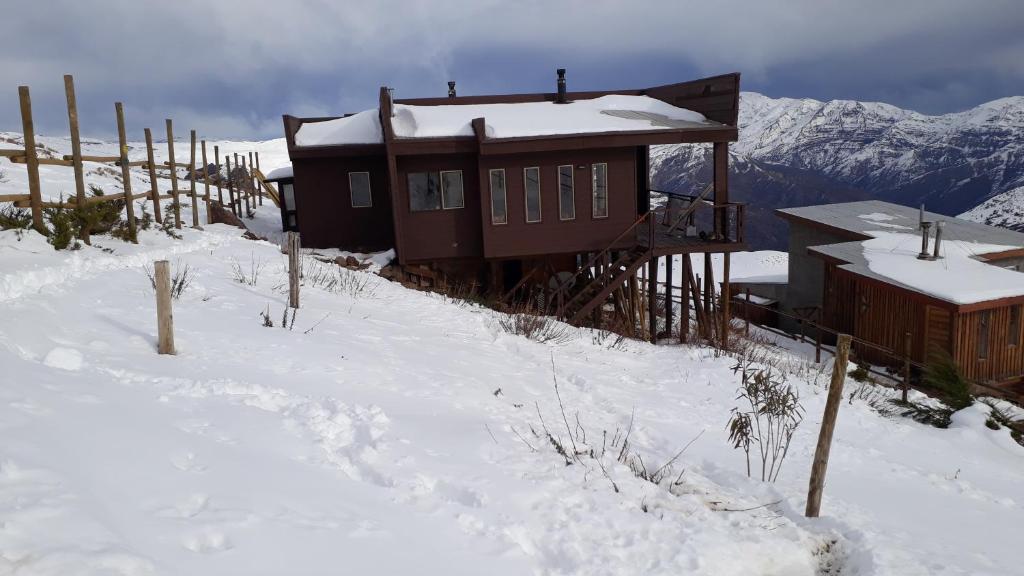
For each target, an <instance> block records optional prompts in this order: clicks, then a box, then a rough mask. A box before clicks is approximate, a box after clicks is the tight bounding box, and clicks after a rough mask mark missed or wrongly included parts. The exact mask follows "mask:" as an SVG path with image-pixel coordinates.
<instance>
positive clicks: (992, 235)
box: [779, 201, 1024, 305]
mask: <svg viewBox="0 0 1024 576" xmlns="http://www.w3.org/2000/svg"><path fill="white" fill-rule="evenodd" d="M779 212H780V213H784V214H789V215H795V216H799V217H802V218H812V217H813V218H814V219H815V220H816V221H818V222H822V223H826V224H828V225H830V226H832V227H834V228H837V229H841V230H845V231H848V232H854V233H856V234H859V235H861V236H862V237H863V238H862V239H860V240H856V241H853V242H840V243H837V244H828V245H823V246H813V247H811V248H810V250H811V252H813V253H816V254H820V255H823V256H827V257H829V258H832V259H834V260H838V261H841V262H846V264H842V265H840V268H842V269H844V270H849V271H851V272H854V273H856V274H859V275H861V276H866V277H869V278H873V279H876V280H880V281H883V282H886V283H888V284H893V285H896V286H900V287H902V288H905V289H909V290H913V291H915V292H919V293H922V294H927V295H929V296H932V297H934V298H938V299H940V300H945V301H947V302H951V303H953V304H960V305H964V304H976V303H979V302H985V301H989V300H995V299H999V298H1008V297H1015V296H1024V274H1022V273H1020V272H1017V271H1015V270H1009V269H1006V268H1003V267H1001V266H1000V265H999V263H998V262H991V263H988V262H986V261H985V259H984V258H982V256H986V255H992V254H998V253H1000V252H1007V251H1010V250H1019V249H1021V248H1024V234H1020V233H1018V232H1012V231H1010V230H1002V229H998V228H992V227H990V226H985V225H983V224H978V223H976V222H968V221H965V220H961V219H958V218H954V217H951V216H942V215H939V214H933V213H930V212H926V213H925V218H926V219H927V220H929V221H942V222H943V223H944V224H943V239H942V245H941V247H940V249H939V254H940V256H941V258H940V259H938V260H919V259H918V258H917V255H918V254H919V253H920V251H921V233H920V231H919V226H918V221H919V218H920V212H919V211H918V210H917V209H914V208H909V207H907V206H900V205H898V204H890V203H888V202H881V201H868V202H848V203H845V204H833V205H826V206H807V207H803V208H789V209H785V210H779ZM934 242H935V239H934V230H932V233H931V239H930V241H929V253H931V252H932V250H934Z"/></svg>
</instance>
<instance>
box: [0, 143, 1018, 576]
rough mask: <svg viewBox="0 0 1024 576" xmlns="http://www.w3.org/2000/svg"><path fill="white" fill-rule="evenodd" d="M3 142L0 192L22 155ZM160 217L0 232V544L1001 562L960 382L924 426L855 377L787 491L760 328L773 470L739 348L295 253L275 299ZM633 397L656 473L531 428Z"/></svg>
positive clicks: (104, 570)
mask: <svg viewBox="0 0 1024 576" xmlns="http://www.w3.org/2000/svg"><path fill="white" fill-rule="evenodd" d="M263 156H264V154H263V153H262V152H261V160H263ZM264 164H265V165H268V166H269V165H270V164H269V163H268V161H267V160H264ZM0 166H2V167H3V168H4V169H5V170H6V172H7V174H8V178H9V180H10V182H9V183H7V184H3V185H2V188H0V190H2V191H3V192H2V193H9V192H7V190H9V188H10V187H11V186H12V184H11V182H14V181H15V179H16V178H18V177H20V176H19V175H18V173H19V171H21V172H23V170H24V169H23V167H20V166H11V165H10V164H9V163H7V162H6V161H0ZM271 167H272V166H271ZM60 170H61V171H62V172H61V174H62V175H63V174H67V173H70V170H69V169H66V168H64V169H60ZM47 174H50V173H49V172H47ZM44 178H47V180H46V181H45V182H44V188H47V189H57V188H60V184H59V183H58V182H55V181H53V180H50V176H49V175H47V176H44ZM70 189H72V190H73V187H72V188H70ZM276 217H277V213H276V208H274V207H273V206H272V205H270V204H269V203H266V204H264V206H263V207H262V209H260V210H259V211H258V214H257V219H258V220H259V221H260V222H261V223H262V224H260V225H261V226H264V227H266V228H268V229H269V228H272V225H273V222H274V221H275V218H276ZM182 236H183V238H182V239H181V240H175V239H172V238H170V237H168V236H167V235H165V234H164V233H162V232H160V231H157V230H150V231H146V232H143V233H142V234H141V237H140V243H139V244H138V245H130V244H125V243H123V242H120V241H118V240H113V239H108V238H96V239H95V242H94V246H93V247H85V248H83V249H81V250H78V251H72V252H68V251H63V252H55V251H54V250H53V249H52V247H50V246H49V245H48V244H47V243H46V242H45V240H44V239H42V238H41V237H39V236H38V235H36V234H35V233H32V232H29V233H25V234H23V235H22V236H20V237H19V236H18V235H17V234H16V233H14V232H0V318H3V320H2V321H0V367H2V369H3V370H2V373H3V376H0V574H183V575H184V574H187V575H190V576H191V575H200V574H211V575H224V574H246V575H250V574H339V573H344V574H349V573H351V574H444V575H452V574H484V573H486V574H516V575H521V574H639V573H643V574H708V575H712V574H713V575H726V574H744V575H748V574H777V575H802V574H807V575H815V574H832V575H835V574H844V575H867V574H893V575H914V574H921V575H926V574H927V575H931V574H949V575H953V574H992V575H997V574H998V575H1005V574H1022V573H1024V564H1022V563H1021V553H1020V550H1019V548H1018V546H1019V530H1020V525H1021V519H1022V518H1024V510H1022V508H1024V497H1022V495H1021V486H1024V448H1021V447H1020V446H1019V445H1017V444H1016V443H1014V442H1013V441H1012V440H1011V438H1010V437H1009V434H1008V433H1007V431H1006V430H1005V429H1002V430H998V431H997V430H991V429H989V428H987V427H985V425H984V420H985V417H986V410H987V409H985V408H984V407H983V406H978V405H976V406H975V407H972V408H969V409H966V410H964V411H961V412H960V413H957V414H956V415H954V422H953V425H952V426H951V428H949V429H947V430H938V429H935V428H931V427H928V426H924V425H922V424H918V423H916V422H914V421H912V420H909V419H904V418H898V417H897V418H892V417H884V416H881V415H880V414H878V412H877V411H876V410H875V409H873V408H872V407H871V405H870V404H871V403H870V402H869V401H870V400H871V399H872V398H874V399H876V400H877V399H878V398H879V397H883V396H885V395H887V394H889V392H887V391H886V390H884V389H877V388H874V387H866V388H861V386H860V385H859V384H857V383H856V382H854V381H852V380H850V381H848V382H847V387H848V388H847V392H848V393H847V395H846V396H847V397H848V400H847V401H844V403H843V405H842V408H841V410H840V416H839V423H838V427H837V430H836V436H835V440H834V443H833V449H832V455H831V461H830V464H829V471H828V483H827V485H826V489H825V497H824V501H823V516H822V518H820V519H816V520H808V519H805V518H803V517H802V511H803V509H804V501H805V495H806V490H807V479H808V472H809V469H810V462H811V458H812V456H813V451H814V444H815V441H816V438H817V432H818V424H819V422H820V415H821V413H822V409H823V405H824V399H825V392H826V385H827V379H828V378H827V374H828V370H829V368H828V366H827V365H825V366H815V365H813V363H811V362H808V361H807V360H806V359H805V358H804V357H802V356H800V350H799V349H795V350H794V351H793V352H789V351H787V350H785V349H781V348H780V349H778V350H776V351H775V354H776V355H777V356H778V357H779V358H780V362H781V363H782V364H784V365H786V366H789V367H790V368H791V370H790V371H789V375H788V378H789V382H790V383H791V384H792V385H793V386H794V387H795V389H796V390H797V391H798V392H799V394H800V397H801V401H802V403H803V405H804V407H805V409H806V418H805V421H804V422H803V424H802V425H801V426H800V427H799V428H798V430H797V432H796V435H795V437H794V439H793V445H792V448H791V449H790V454H789V456H788V459H787V460H786V463H785V466H784V467H783V470H782V473H781V475H780V476H779V479H778V482H777V483H776V484H774V485H772V484H766V483H762V482H760V481H758V480H752V479H748V478H747V476H746V473H745V462H744V459H743V455H742V453H741V452H739V451H735V450H733V449H732V448H731V447H730V446H729V445H728V443H727V431H726V429H725V425H726V422H727V420H728V418H729V410H730V409H731V408H732V407H734V406H736V405H737V402H736V400H735V396H736V388H737V385H738V376H737V375H736V374H735V373H734V371H733V370H732V367H733V366H734V364H735V362H736V361H735V360H734V359H733V358H730V357H725V356H718V357H716V356H717V355H716V354H714V353H713V351H711V350H708V349H705V348H699V347H680V346H677V345H659V346H654V345H651V344H647V343H642V342H626V343H623V344H615V339H614V338H608V337H604V336H602V335H601V334H598V333H595V332H592V331H589V330H578V329H574V328H565V330H566V334H567V336H566V338H565V339H564V341H561V342H559V343H550V344H540V343H537V342H534V341H531V340H528V339H526V338H524V337H521V336H516V335H512V334H509V333H507V332H506V331H505V330H504V329H503V328H502V326H501V323H500V320H501V316H500V315H499V314H496V313H494V312H492V311H489V310H487V309H484V308H480V307H477V306H475V305H470V304H465V303H459V302H455V301H452V300H450V299H447V298H445V297H442V296H439V295H435V294H430V293H422V292H415V291H411V290H408V289H405V288H403V287H401V286H400V285H398V284H395V283H390V282H387V281H385V280H383V279H381V278H379V277H377V276H374V275H372V274H371V273H369V272H353V271H348V270H344V269H341V268H338V267H335V266H333V265H328V264H320V263H318V262H316V261H315V260H313V259H312V258H307V260H308V262H307V264H306V265H307V274H306V283H307V285H306V286H305V287H304V288H303V291H302V308H301V309H300V310H299V311H298V313H297V315H296V317H295V318H294V325H293V326H292V327H291V328H290V329H287V328H282V327H281V323H282V313H283V311H284V310H285V302H286V298H287V296H286V294H285V286H286V283H287V279H286V272H285V261H284V257H283V256H282V254H281V253H280V250H279V248H278V246H277V245H275V244H272V243H268V242H262V241H250V240H246V239H244V238H242V237H241V231H240V230H239V229H237V228H231V227H228V226H225V225H219V224H218V225H209V226H206V229H205V230H204V231H198V230H190V229H185V230H182ZM158 259H169V260H170V261H171V264H172V267H173V268H174V269H176V270H182V269H184V267H186V266H187V267H189V269H190V270H191V271H192V272H193V273H194V274H195V276H194V279H193V280H192V282H191V284H190V285H189V286H188V287H187V288H186V289H185V291H184V293H183V294H182V296H181V298H180V299H179V300H176V301H175V302H174V306H175V308H174V322H175V338H176V344H177V348H178V354H177V355H175V356H159V355H157V354H156V351H155V344H156V326H155V324H156V323H155V315H156V313H155V303H154V296H153V291H152V288H151V285H150V281H149V279H148V277H147V274H146V266H147V265H150V264H151V263H152V262H153V261H154V260H158ZM695 264H697V265H699V263H695ZM732 266H733V275H734V276H735V277H739V276H744V275H748V276H758V275H765V274H772V273H774V272H775V271H778V270H784V269H785V263H784V261H782V263H781V265H780V262H779V257H778V255H777V254H758V255H744V256H741V255H737V256H735V257H734V258H733V261H732ZM253 270H259V272H258V274H256V275H255V276H256V277H255V278H253V276H254V274H253ZM325 275H330V277H333V278H337V281H336V282H335V283H334V284H333V286H332V287H330V288H329V289H328V283H327V282H326V281H324V280H323V279H324V278H326V277H327V276H325ZM238 276H244V277H245V278H243V279H247V280H254V281H252V282H239V281H237V279H236V277H238ZM318 278H320V279H321V281H320V282H318V281H317V279H318ZM314 284H319V286H316V285H314ZM263 313H267V314H268V317H269V319H270V320H271V321H272V322H273V324H274V326H273V327H265V326H264V325H263V324H264V320H263V318H262V314H263ZM290 322H291V319H290V318H289V323H290ZM556 381H557V389H556V387H555V382H556ZM563 414H564V418H563ZM631 421H632V422H633V424H632V431H631V432H630V445H631V447H632V453H633V454H634V455H636V456H639V457H640V458H642V461H643V463H644V465H645V467H646V468H647V469H648V470H654V469H657V468H658V467H660V466H662V464H664V463H665V462H667V461H668V460H669V459H670V458H672V456H674V455H675V454H676V453H678V452H679V451H680V450H681V449H682V448H683V447H684V446H686V445H687V444H688V443H690V442H691V441H692V444H690V445H689V447H688V448H687V449H686V450H685V452H683V454H682V456H680V458H679V460H678V461H677V462H676V463H675V464H674V465H673V466H672V469H673V472H672V473H671V474H668V475H667V477H666V479H665V480H664V481H663V482H662V483H661V484H660V485H655V484H652V483H650V482H647V481H644V480H641V479H639V478H637V477H636V476H635V475H634V474H633V473H632V472H630V470H629V468H628V467H627V466H625V465H623V464H621V463H619V462H617V461H616V459H615V454H614V453H615V452H616V450H617V449H608V450H607V455H606V456H605V457H604V458H602V459H600V460H595V459H591V458H589V457H583V458H581V459H580V461H579V462H574V463H572V464H571V465H567V464H566V459H565V458H563V457H562V456H560V455H559V454H558V453H557V452H556V450H555V448H554V447H553V446H552V444H551V442H550V441H549V440H547V439H546V437H545V435H544V430H545V428H546V429H547V430H548V431H550V433H551V434H552V435H553V436H556V437H558V438H559V439H560V441H561V442H562V443H563V444H566V445H571V444H572V443H573V442H576V443H577V444H578V448H584V447H586V448H594V449H595V450H597V451H598V452H599V453H600V452H601V447H602V446H603V445H604V446H607V445H611V444H612V443H613V442H614V441H615V440H614V439H615V437H616V433H617V432H618V436H619V440H618V443H619V445H621V435H622V434H623V433H624V431H625V430H627V429H630V422H631ZM567 429H568V430H567ZM613 486H614V487H613ZM616 488H617V490H616Z"/></svg>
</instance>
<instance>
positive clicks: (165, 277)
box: [153, 260, 175, 354]
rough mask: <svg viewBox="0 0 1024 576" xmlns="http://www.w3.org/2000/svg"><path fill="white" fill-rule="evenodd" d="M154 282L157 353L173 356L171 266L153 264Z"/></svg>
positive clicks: (165, 262)
mask: <svg viewBox="0 0 1024 576" xmlns="http://www.w3.org/2000/svg"><path fill="white" fill-rule="evenodd" d="M153 271H154V274H153V277H154V280H155V281H156V326H157V346H156V349H157V352H158V353H160V354H174V353H175V352H174V317H173V314H172V312H171V265H170V263H168V262H167V260H159V261H157V262H155V263H154V264H153Z"/></svg>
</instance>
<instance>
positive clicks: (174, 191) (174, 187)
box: [167, 118, 181, 230]
mask: <svg viewBox="0 0 1024 576" xmlns="http://www.w3.org/2000/svg"><path fill="white" fill-rule="evenodd" d="M167 160H168V162H169V163H170V168H171V197H172V199H173V203H174V227H175V228H177V229H179V230H180V229H181V201H180V198H178V165H177V164H175V163H174V126H173V122H172V121H171V119H170V118H168V119H167Z"/></svg>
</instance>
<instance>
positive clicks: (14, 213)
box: [0, 205, 32, 240]
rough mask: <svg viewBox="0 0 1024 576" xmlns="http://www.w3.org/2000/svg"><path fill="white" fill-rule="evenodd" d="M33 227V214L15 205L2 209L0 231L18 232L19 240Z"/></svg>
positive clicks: (0, 210) (0, 211) (0, 212)
mask: <svg viewBox="0 0 1024 576" xmlns="http://www.w3.org/2000/svg"><path fill="white" fill-rule="evenodd" d="M31 227H32V214H31V213H30V212H29V211H28V210H24V209H22V208H15V207H14V206H13V205H7V206H3V207H0V230H16V231H17V235H18V239H19V240H20V239H21V236H22V234H24V233H25V231H26V230H28V229H29V228H31Z"/></svg>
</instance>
